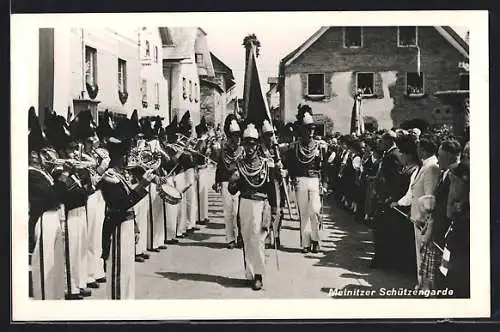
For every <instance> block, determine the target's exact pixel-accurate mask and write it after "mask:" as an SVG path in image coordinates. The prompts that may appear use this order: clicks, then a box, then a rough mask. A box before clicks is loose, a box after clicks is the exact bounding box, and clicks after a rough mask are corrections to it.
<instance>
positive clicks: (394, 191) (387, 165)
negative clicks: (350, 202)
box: [376, 146, 408, 202]
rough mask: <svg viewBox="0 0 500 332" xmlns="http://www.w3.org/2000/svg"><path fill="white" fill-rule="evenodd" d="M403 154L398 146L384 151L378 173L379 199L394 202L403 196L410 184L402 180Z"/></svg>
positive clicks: (377, 189)
mask: <svg viewBox="0 0 500 332" xmlns="http://www.w3.org/2000/svg"><path fill="white" fill-rule="evenodd" d="M403 165H404V162H403V156H402V154H401V152H400V151H399V149H398V148H397V147H395V146H394V147H392V148H390V149H389V150H388V151H386V152H385V153H384V155H383V156H382V159H381V163H380V164H379V166H380V168H379V172H378V174H377V188H376V191H377V195H378V197H379V199H381V200H383V201H387V202H394V201H396V200H398V199H399V198H401V197H403V196H404V194H405V193H406V191H407V190H408V186H406V188H405V186H404V183H402V181H401V176H402V170H403Z"/></svg>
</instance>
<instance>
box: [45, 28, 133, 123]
mask: <svg viewBox="0 0 500 332" xmlns="http://www.w3.org/2000/svg"><path fill="white" fill-rule="evenodd" d="M85 46H90V47H93V48H95V49H96V50H97V83H98V87H99V92H98V94H97V97H96V99H95V100H97V101H100V103H99V104H98V110H99V111H103V110H105V109H108V110H109V111H111V112H118V113H124V114H127V115H129V116H130V114H131V113H132V111H133V109H138V110H139V109H140V106H141V104H140V101H141V99H140V70H141V65H140V62H139V53H138V44H137V39H135V40H134V39H133V35H123V34H120V33H118V32H116V31H113V30H111V29H107V28H89V29H83V30H82V29H79V28H72V29H62V28H57V29H55V31H54V109H55V110H56V112H57V113H58V114H61V115H63V116H66V114H67V109H68V106H71V107H72V104H73V99H80V98H82V97H83V98H88V94H87V92H86V87H85V80H84V75H85V74H84V70H85V69H84V57H85V53H84V48H85ZM118 58H121V59H123V60H125V61H126V62H127V92H128V99H127V102H126V103H125V105H122V104H121V102H120V100H119V97H118ZM82 92H83V95H82Z"/></svg>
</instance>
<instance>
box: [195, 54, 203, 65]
mask: <svg viewBox="0 0 500 332" xmlns="http://www.w3.org/2000/svg"><path fill="white" fill-rule="evenodd" d="M195 56H196V64H197V65H198V66H203V65H204V63H203V54H201V53H196V54H195Z"/></svg>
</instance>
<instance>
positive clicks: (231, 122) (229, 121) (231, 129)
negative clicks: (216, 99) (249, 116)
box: [224, 113, 241, 136]
mask: <svg viewBox="0 0 500 332" xmlns="http://www.w3.org/2000/svg"><path fill="white" fill-rule="evenodd" d="M240 131H241V129H240V125H239V124H238V120H237V119H236V116H235V115H234V114H232V113H230V114H228V115H227V116H226V119H225V120H224V133H225V134H226V135H227V136H228V135H230V134H231V133H239V132H240Z"/></svg>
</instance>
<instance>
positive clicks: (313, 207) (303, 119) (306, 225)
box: [287, 105, 326, 253]
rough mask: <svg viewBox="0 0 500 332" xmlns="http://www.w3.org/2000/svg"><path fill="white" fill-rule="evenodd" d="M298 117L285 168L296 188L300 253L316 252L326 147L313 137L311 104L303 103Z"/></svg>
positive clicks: (323, 187) (324, 186)
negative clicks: (295, 139)
mask: <svg viewBox="0 0 500 332" xmlns="http://www.w3.org/2000/svg"><path fill="white" fill-rule="evenodd" d="M297 119H298V121H299V134H300V137H299V139H298V140H297V141H296V143H295V144H293V145H291V147H292V148H291V149H290V150H289V151H288V153H289V157H288V158H287V160H288V161H289V165H288V166H289V167H288V170H289V172H290V177H291V178H292V181H293V182H294V184H295V187H296V189H295V192H296V197H297V203H298V208H299V216H300V232H301V246H302V252H303V253H307V252H309V251H311V252H313V253H317V252H318V251H319V241H320V235H319V227H320V224H319V223H320V221H321V216H320V211H321V199H320V190H324V189H326V184H321V183H320V179H321V178H323V179H325V176H324V173H325V170H326V167H325V165H324V163H323V159H324V154H325V151H324V150H326V149H325V147H323V146H321V145H320V143H319V142H317V141H316V140H314V139H313V136H314V128H315V125H314V121H313V117H312V114H311V109H310V107H308V106H307V105H306V106H304V107H303V108H302V109H299V114H298V116H297ZM320 185H322V187H320Z"/></svg>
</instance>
